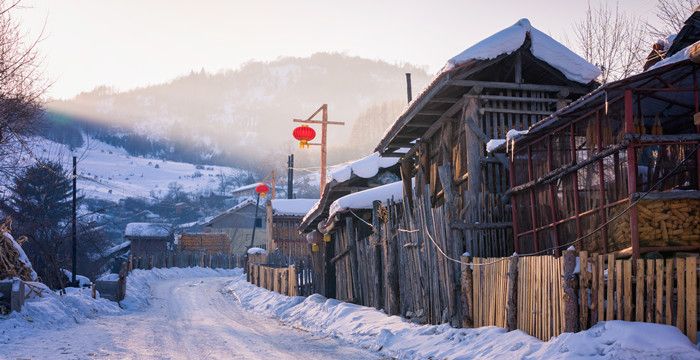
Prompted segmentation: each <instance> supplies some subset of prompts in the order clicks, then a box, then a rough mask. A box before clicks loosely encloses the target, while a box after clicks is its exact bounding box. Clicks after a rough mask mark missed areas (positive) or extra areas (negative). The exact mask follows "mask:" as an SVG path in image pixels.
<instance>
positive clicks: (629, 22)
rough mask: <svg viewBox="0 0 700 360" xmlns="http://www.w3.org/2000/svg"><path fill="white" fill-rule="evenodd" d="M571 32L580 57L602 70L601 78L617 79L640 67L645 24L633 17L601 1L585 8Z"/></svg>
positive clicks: (603, 79)
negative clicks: (582, 16)
mask: <svg viewBox="0 0 700 360" xmlns="http://www.w3.org/2000/svg"><path fill="white" fill-rule="evenodd" d="M574 33H575V36H576V41H577V43H578V46H579V48H580V50H581V51H582V53H583V57H584V58H585V59H586V60H588V61H589V62H591V63H593V64H595V65H597V66H598V67H600V68H601V70H602V72H603V73H602V75H601V79H600V80H601V81H602V82H603V83H607V82H609V81H614V80H619V79H622V78H625V77H628V76H630V75H633V74H635V73H637V72H639V71H641V70H642V66H643V62H644V60H645V58H646V54H647V53H648V50H649V49H650V48H649V49H647V47H646V38H647V37H646V30H645V25H644V24H643V23H642V22H641V21H640V20H639V19H638V18H636V17H634V16H632V15H631V14H628V13H626V12H624V11H622V10H620V6H619V4H615V5H614V7H611V6H610V5H609V4H608V3H607V2H601V3H599V4H598V6H597V7H595V8H593V7H591V4H590V3H588V9H587V11H586V13H585V17H584V18H583V20H581V21H580V22H578V23H577V24H575V26H574Z"/></svg>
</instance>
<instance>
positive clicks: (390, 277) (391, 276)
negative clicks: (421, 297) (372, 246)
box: [380, 219, 401, 315]
mask: <svg viewBox="0 0 700 360" xmlns="http://www.w3.org/2000/svg"><path fill="white" fill-rule="evenodd" d="M392 220H393V219H392ZM389 224H391V222H387V223H386V224H385V227H384V231H381V232H380V233H381V234H382V235H383V239H382V247H383V250H384V251H383V252H384V279H385V285H384V288H385V289H386V292H385V294H386V299H385V300H386V301H385V303H386V305H385V306H386V308H385V309H384V310H385V311H386V313H387V314H389V315H398V314H399V313H400V312H401V309H400V308H399V274H398V271H399V264H398V249H397V245H396V241H397V240H396V237H393V236H392V235H391V234H392V231H391V230H390V229H389V226H390V225H389Z"/></svg>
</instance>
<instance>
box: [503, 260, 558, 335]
mask: <svg viewBox="0 0 700 360" xmlns="http://www.w3.org/2000/svg"><path fill="white" fill-rule="evenodd" d="M555 301H556V300H555ZM507 306H508V307H507V308H506V328H507V329H508V331H513V330H515V329H517V328H518V255H513V256H511V257H510V258H509V259H508V305H507Z"/></svg>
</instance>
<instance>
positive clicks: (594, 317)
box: [589, 253, 598, 327]
mask: <svg viewBox="0 0 700 360" xmlns="http://www.w3.org/2000/svg"><path fill="white" fill-rule="evenodd" d="M589 261H590V262H591V281H590V282H591V323H590V326H591V327H592V326H593V325H595V324H597V323H598V254H595V253H594V254H591V258H590V260H589Z"/></svg>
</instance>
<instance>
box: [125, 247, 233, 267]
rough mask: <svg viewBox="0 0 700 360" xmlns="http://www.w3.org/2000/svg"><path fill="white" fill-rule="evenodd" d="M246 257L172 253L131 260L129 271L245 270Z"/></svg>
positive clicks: (182, 252)
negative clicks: (154, 269)
mask: <svg viewBox="0 0 700 360" xmlns="http://www.w3.org/2000/svg"><path fill="white" fill-rule="evenodd" d="M244 265H245V256H244V255H239V254H223V253H219V254H208V253H205V252H201V251H171V252H166V253H162V254H155V255H150V256H141V257H131V258H129V270H131V269H152V268H171V267H192V266H199V267H208V268H219V269H233V268H237V267H240V268H243V267H244Z"/></svg>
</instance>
